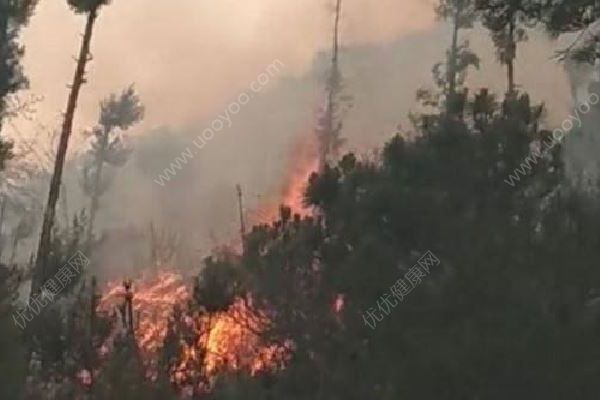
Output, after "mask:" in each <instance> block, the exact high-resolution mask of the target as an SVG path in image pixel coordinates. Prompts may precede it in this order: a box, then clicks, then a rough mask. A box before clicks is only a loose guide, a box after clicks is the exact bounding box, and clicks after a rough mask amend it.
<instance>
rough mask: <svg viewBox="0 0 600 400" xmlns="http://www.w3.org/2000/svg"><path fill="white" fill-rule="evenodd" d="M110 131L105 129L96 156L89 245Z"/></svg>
mask: <svg viewBox="0 0 600 400" xmlns="http://www.w3.org/2000/svg"><path fill="white" fill-rule="evenodd" d="M108 133H109V132H108V131H107V130H106V129H104V132H103V136H102V142H101V143H100V146H101V147H100V149H98V154H97V156H96V174H95V176H94V183H93V187H92V199H91V204H90V221H89V224H88V232H87V243H88V245H90V244H91V242H92V235H93V233H94V222H95V220H96V214H97V213H98V207H99V201H100V182H101V181H102V170H103V169H104V154H105V152H106V147H107V146H108Z"/></svg>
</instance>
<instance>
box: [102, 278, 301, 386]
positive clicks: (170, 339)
mask: <svg viewBox="0 0 600 400" xmlns="http://www.w3.org/2000/svg"><path fill="white" fill-rule="evenodd" d="M200 290H202V289H200V287H199V286H196V288H195V291H191V290H190V288H188V287H187V286H186V284H185V282H184V280H183V277H182V276H181V275H179V274H177V273H174V272H158V273H157V274H156V276H154V277H150V278H146V279H140V280H137V281H134V282H133V284H132V283H131V282H130V281H128V282H124V283H123V284H119V283H117V282H114V283H110V284H108V286H107V290H106V293H105V294H104V295H103V296H102V299H101V301H100V304H99V305H98V311H99V312H101V313H104V314H106V315H109V314H111V313H112V315H113V317H114V316H118V318H116V319H114V322H115V323H114V329H115V330H121V333H120V334H127V333H128V332H130V333H132V334H133V335H134V337H135V342H136V344H137V346H138V347H139V350H140V353H141V356H142V359H143V360H144V366H145V368H146V369H147V371H146V374H147V375H146V376H147V378H148V379H150V380H152V381H156V380H157V379H158V374H159V373H160V368H162V367H165V365H164V361H166V364H167V365H166V367H167V371H168V375H169V380H170V382H171V383H173V384H174V385H175V386H176V387H177V388H179V389H178V390H179V391H180V392H181V393H182V394H185V393H196V394H198V393H203V392H208V391H210V388H211V385H212V383H213V382H214V380H215V379H216V378H217V376H218V375H219V374H223V373H231V372H246V373H248V374H250V375H256V374H258V373H263V372H267V373H272V372H276V371H278V370H280V369H282V368H284V367H285V363H286V361H287V360H288V359H289V357H290V352H291V350H292V346H291V343H289V342H288V343H285V344H283V345H278V344H265V343H264V341H263V338H262V335H263V334H264V333H265V332H266V330H267V329H268V327H269V324H270V322H269V319H268V317H267V316H266V314H265V313H263V312H261V311H260V310H258V309H257V308H255V307H254V306H253V304H252V298H251V296H249V295H246V296H240V297H235V298H234V299H233V300H232V302H231V303H230V304H221V305H219V306H218V307H217V308H211V307H210V306H209V307H206V306H202V305H200V304H198V303H197V302H196V301H194V298H193V296H192V293H193V292H194V293H196V294H197V296H198V297H200V296H202V295H203V294H201V293H199V291H200ZM131 316H133V320H130V318H131Z"/></svg>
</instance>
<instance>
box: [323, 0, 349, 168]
mask: <svg viewBox="0 0 600 400" xmlns="http://www.w3.org/2000/svg"><path fill="white" fill-rule="evenodd" d="M341 13H342V0H336V5H335V17H334V26H333V46H332V55H331V69H330V70H329V75H328V77H327V83H326V91H327V99H326V104H325V107H324V108H323V110H322V113H321V115H320V117H319V121H318V125H317V128H316V134H317V140H318V144H319V163H320V167H321V168H323V167H324V165H325V164H327V162H328V161H330V160H332V159H333V160H335V159H336V158H337V156H338V153H339V150H340V148H341V146H342V145H343V143H344V140H343V139H342V138H341V132H342V126H343V125H342V122H341V116H342V115H341V114H342V113H343V106H344V105H343V103H344V102H346V103H347V102H348V101H349V100H350V98H349V97H348V96H344V95H343V91H344V85H343V78H342V73H341V71H340V66H339V50H340V39H339V36H340V32H339V29H340V19H341Z"/></svg>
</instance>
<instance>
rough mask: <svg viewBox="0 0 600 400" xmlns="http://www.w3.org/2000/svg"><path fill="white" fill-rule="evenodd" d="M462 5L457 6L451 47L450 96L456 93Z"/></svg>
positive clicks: (449, 65)
mask: <svg viewBox="0 0 600 400" xmlns="http://www.w3.org/2000/svg"><path fill="white" fill-rule="evenodd" d="M460 7H461V6H460V5H457V6H456V12H455V13H454V27H453V32H452V44H451V46H452V47H450V60H448V97H453V96H454V94H456V73H457V71H456V66H457V62H456V61H457V57H458V31H459V29H460V21H459V18H460V13H461V8H460Z"/></svg>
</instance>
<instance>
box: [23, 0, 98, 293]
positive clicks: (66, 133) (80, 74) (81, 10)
mask: <svg viewBox="0 0 600 400" xmlns="http://www.w3.org/2000/svg"><path fill="white" fill-rule="evenodd" d="M108 2H109V0H68V3H69V5H70V6H71V8H72V9H73V11H74V12H75V13H76V14H86V15H87V22H86V26H85V32H84V35H83V39H82V42H81V49H80V51H79V57H78V59H77V67H76V70H75V75H74V77H73V83H72V85H71V92H70V94H69V99H68V101H67V110H66V112H65V117H64V120H63V125H62V129H61V134H60V139H59V145H58V150H57V153H56V160H55V163H54V172H53V174H52V179H51V181H50V189H49V192H48V203H47V205H46V210H45V212H44V219H43V222H42V232H41V235H40V241H39V244H38V251H37V258H36V266H35V271H34V276H33V281H32V288H31V289H32V290H31V292H32V294H34V293H37V291H38V289H39V287H40V286H41V285H42V283H43V282H44V281H45V280H46V278H48V275H47V271H46V268H47V265H46V264H47V262H48V253H49V251H50V243H51V240H52V238H51V236H52V230H53V227H54V220H55V215H56V203H57V202H58V196H59V193H60V185H61V181H62V174H63V168H64V164H65V159H66V155H67V148H68V145H69V138H70V136H71V132H72V130H73V119H74V117H75V109H76V108H77V101H78V99H79V92H80V90H81V87H82V85H83V84H84V83H85V67H86V65H87V63H88V61H90V59H91V53H90V47H91V42H92V35H93V31H94V24H95V22H96V19H97V18H98V12H99V10H100V8H101V7H102V6H103V5H105V4H107V3H108Z"/></svg>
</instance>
